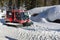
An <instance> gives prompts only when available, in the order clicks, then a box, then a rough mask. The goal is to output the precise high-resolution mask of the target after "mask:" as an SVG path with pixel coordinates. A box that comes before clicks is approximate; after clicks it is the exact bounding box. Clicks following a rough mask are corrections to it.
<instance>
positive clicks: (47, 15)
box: [29, 5, 60, 23]
mask: <svg viewBox="0 0 60 40" xmlns="http://www.w3.org/2000/svg"><path fill="white" fill-rule="evenodd" d="M29 12H30V13H31V15H32V14H34V13H38V15H37V16H31V20H32V21H35V22H41V21H42V20H43V19H44V20H43V22H46V23H47V22H48V20H50V21H54V20H56V19H60V5H55V6H48V7H40V8H39V7H38V8H34V9H31V10H30V11H29Z"/></svg>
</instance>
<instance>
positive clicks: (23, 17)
mask: <svg viewBox="0 0 60 40" xmlns="http://www.w3.org/2000/svg"><path fill="white" fill-rule="evenodd" d="M20 14H21V19H23V20H25V19H28V18H29V16H28V13H27V12H22V13H20Z"/></svg>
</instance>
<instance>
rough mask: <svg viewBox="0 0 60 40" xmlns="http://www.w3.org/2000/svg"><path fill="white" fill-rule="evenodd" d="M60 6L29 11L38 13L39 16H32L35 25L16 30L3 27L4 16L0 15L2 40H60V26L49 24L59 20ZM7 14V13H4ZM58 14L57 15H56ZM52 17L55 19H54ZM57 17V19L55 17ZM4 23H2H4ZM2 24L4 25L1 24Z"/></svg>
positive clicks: (0, 37)
mask: <svg viewBox="0 0 60 40" xmlns="http://www.w3.org/2000/svg"><path fill="white" fill-rule="evenodd" d="M59 8H60V5H55V6H50V7H49V6H48V7H38V8H34V9H31V10H29V12H30V13H31V14H30V15H32V14H34V13H38V15H37V16H35V17H33V16H31V21H32V22H33V25H31V26H27V27H20V28H15V27H11V26H6V25H3V24H2V23H3V22H4V19H3V20H2V16H1V15H2V14H1V15H0V34H1V35H0V39H1V40H60V24H59V23H51V22H48V21H47V19H49V20H51V21H53V20H55V19H57V18H58V19H60V18H59V16H60V15H59ZM4 13H5V12H4ZM56 13H57V15H56ZM52 15H53V18H54V19H52ZM54 15H55V16H56V17H55V16H54ZM1 20H2V21H3V22H2V21H1ZM1 22H2V23H1Z"/></svg>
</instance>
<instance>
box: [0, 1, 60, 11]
mask: <svg viewBox="0 0 60 40" xmlns="http://www.w3.org/2000/svg"><path fill="white" fill-rule="evenodd" d="M59 4H60V0H0V6H1V7H3V6H5V5H7V6H16V7H17V8H19V7H20V6H21V7H25V8H26V9H27V10H29V9H32V8H35V7H42V6H51V5H59Z"/></svg>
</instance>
